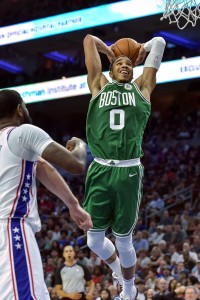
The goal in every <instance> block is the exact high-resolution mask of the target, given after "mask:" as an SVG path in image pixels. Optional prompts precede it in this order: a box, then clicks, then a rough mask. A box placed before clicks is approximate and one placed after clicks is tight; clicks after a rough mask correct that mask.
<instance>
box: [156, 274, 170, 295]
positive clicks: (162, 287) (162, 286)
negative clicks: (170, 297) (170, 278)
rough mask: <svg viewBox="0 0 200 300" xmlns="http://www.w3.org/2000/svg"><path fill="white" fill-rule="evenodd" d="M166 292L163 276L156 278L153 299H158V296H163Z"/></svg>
mask: <svg viewBox="0 0 200 300" xmlns="http://www.w3.org/2000/svg"><path fill="white" fill-rule="evenodd" d="M167 293H168V290H167V282H166V280H165V279H164V278H160V279H158V283H157V290H156V293H155V296H154V299H160V296H164V295H166V294H167Z"/></svg>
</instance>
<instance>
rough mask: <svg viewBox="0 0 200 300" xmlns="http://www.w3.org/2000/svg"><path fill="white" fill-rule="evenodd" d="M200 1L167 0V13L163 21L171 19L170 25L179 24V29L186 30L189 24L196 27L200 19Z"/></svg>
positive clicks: (164, 14)
mask: <svg viewBox="0 0 200 300" xmlns="http://www.w3.org/2000/svg"><path fill="white" fill-rule="evenodd" d="M197 2H199V0H166V6H165V12H164V13H163V17H162V18H161V21H162V20H164V19H167V18H168V19H169V24H171V23H177V26H178V28H179V29H184V28H185V27H186V26H187V25H188V23H190V24H192V26H193V27H194V26H195V25H196V22H197V20H198V19H199V18H200V3H197Z"/></svg>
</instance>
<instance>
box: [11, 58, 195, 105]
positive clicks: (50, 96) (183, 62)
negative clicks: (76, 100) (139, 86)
mask: <svg viewBox="0 0 200 300" xmlns="http://www.w3.org/2000/svg"><path fill="white" fill-rule="evenodd" d="M169 70H170V72H169ZM142 72H143V66H137V67H136V68H135V69H134V75H135V76H134V77H135V78H137V77H138V76H140V75H141V74H142ZM104 75H105V76H106V77H107V78H109V71H107V72H104ZM193 78H200V56H196V57H190V58H184V59H178V60H172V61H167V62H162V64H161V67H160V69H159V72H158V74H157V83H158V84H160V83H166V82H175V81H179V80H186V79H193ZM8 89H14V90H16V91H17V92H19V93H20V95H21V96H22V98H23V99H24V101H25V102H26V103H34V102H40V101H46V100H55V99H61V98H63V99H65V98H67V97H74V96H81V95H86V94H90V91H89V88H88V84H87V75H81V76H76V77H69V78H64V77H63V78H62V79H57V80H51V81H45V82H38V83H33V84H27V85H22V86H15V87H10V88H8Z"/></svg>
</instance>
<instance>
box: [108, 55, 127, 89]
mask: <svg viewBox="0 0 200 300" xmlns="http://www.w3.org/2000/svg"><path fill="white" fill-rule="evenodd" d="M110 77H111V78H112V79H114V80H116V81H118V82H122V83H125V82H131V80H132V78H133V65H132V62H131V60H130V59H129V58H128V57H126V56H119V57H118V58H117V59H116V60H115V61H114V63H113V66H112V70H111V72H110Z"/></svg>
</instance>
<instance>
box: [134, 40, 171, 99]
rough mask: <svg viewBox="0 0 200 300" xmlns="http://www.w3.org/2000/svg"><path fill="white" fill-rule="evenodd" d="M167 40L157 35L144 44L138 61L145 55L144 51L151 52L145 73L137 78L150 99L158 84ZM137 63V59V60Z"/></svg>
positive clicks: (145, 94) (137, 81)
mask: <svg viewBox="0 0 200 300" xmlns="http://www.w3.org/2000/svg"><path fill="white" fill-rule="evenodd" d="M165 45H166V42H165V40H164V39H163V38H162V37H155V38H153V39H152V40H150V41H148V42H146V43H145V44H142V47H141V49H140V53H139V56H138V61H139V60H140V59H141V57H142V56H143V55H144V51H146V52H149V54H148V56H147V58H146V60H145V63H144V70H143V74H142V75H141V76H140V77H139V78H138V79H136V80H135V82H136V84H137V85H138V87H139V88H140V90H141V92H142V93H143V95H144V96H145V97H146V98H147V99H150V95H151V93H152V91H153V90H154V88H155V85H156V73H157V71H158V69H159V67H160V64H161V61H162V57H163V53H164V50H165ZM136 64H137V61H136Z"/></svg>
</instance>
